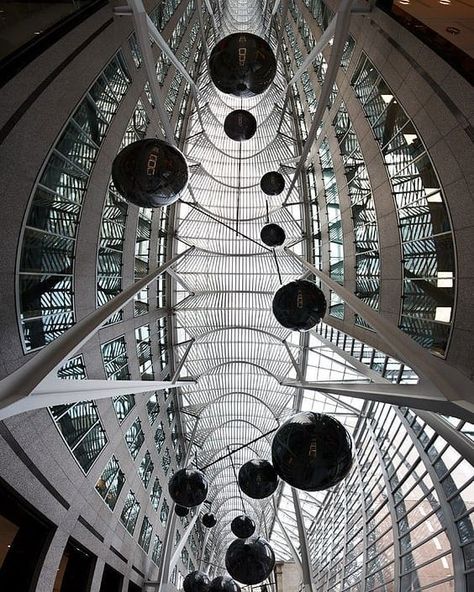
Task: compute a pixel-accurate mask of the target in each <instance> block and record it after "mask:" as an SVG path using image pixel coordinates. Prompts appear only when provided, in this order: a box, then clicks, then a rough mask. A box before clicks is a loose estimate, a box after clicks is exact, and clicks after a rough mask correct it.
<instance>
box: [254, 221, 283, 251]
mask: <svg viewBox="0 0 474 592" xmlns="http://www.w3.org/2000/svg"><path fill="white" fill-rule="evenodd" d="M260 238H261V239H262V243H265V244H266V245H267V247H281V245H282V244H283V243H284V242H285V239H286V234H285V231H284V230H283V228H282V227H281V226H278V224H274V223H273V222H270V224H265V226H263V227H262V230H261V231H260Z"/></svg>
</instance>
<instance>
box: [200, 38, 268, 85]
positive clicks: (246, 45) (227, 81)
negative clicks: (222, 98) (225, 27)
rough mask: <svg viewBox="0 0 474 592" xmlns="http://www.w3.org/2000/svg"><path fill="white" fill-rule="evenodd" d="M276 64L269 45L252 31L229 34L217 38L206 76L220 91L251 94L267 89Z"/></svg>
mask: <svg viewBox="0 0 474 592" xmlns="http://www.w3.org/2000/svg"><path fill="white" fill-rule="evenodd" d="M276 69H277V63H276V59H275V54H274V53H273V51H272V48H271V47H270V45H269V44H268V43H267V42H266V41H265V39H262V38H261V37H258V36H257V35H253V34H252V33H246V32H242V33H232V35H228V36H227V37H224V39H221V40H220V41H219V42H218V43H217V44H216V45H215V46H214V48H213V50H212V51H211V55H210V57H209V75H210V77H211V80H212V82H213V83H214V84H215V85H216V87H217V88H218V89H219V90H220V91H221V92H223V93H226V94H228V95H234V96H235V97H253V96H255V95H259V94H260V93H262V92H264V91H265V90H267V88H268V87H269V86H270V84H271V83H272V82H273V79H274V78H275V74H276Z"/></svg>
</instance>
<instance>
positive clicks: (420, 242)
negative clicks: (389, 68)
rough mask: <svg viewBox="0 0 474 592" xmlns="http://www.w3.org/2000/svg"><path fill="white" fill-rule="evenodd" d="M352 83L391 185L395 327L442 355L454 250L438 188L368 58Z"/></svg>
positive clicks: (419, 144) (415, 136) (416, 138)
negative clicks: (399, 271)
mask: <svg viewBox="0 0 474 592" xmlns="http://www.w3.org/2000/svg"><path fill="white" fill-rule="evenodd" d="M352 86H353V88H354V92H355V94H356V96H357V97H358V98H359V100H360V101H361V104H362V107H363V109H364V112H365V114H366V115H367V119H368V122H369V124H370V125H371V127H372V131H373V133H374V136H375V138H376V140H377V142H378V144H379V147H380V150H381V153H382V157H383V160H384V163H385V166H386V170H387V176H388V178H389V180H390V183H391V185H392V194H393V200H394V203H395V207H396V209H397V213H398V219H399V226H400V240H401V243H402V252H403V295H402V316H401V323H400V327H401V328H402V329H403V330H404V331H405V332H407V333H408V334H409V335H410V336H411V337H413V338H414V339H415V340H417V341H418V342H419V343H420V344H421V345H423V346H424V347H427V348H430V349H431V350H432V352H433V353H437V354H440V355H444V354H445V353H446V348H447V345H448V340H449V335H450V330H451V325H452V320H453V318H454V314H453V313H454V294H455V272H456V269H455V266H456V258H455V250H454V242H453V235H452V231H451V225H450V220H449V214H448V210H447V205H446V200H445V198H444V195H443V190H442V187H441V186H440V183H439V181H438V177H437V174H436V171H435V169H434V166H433V163H432V162H431V159H430V156H429V154H428V152H427V150H426V148H425V146H424V143H423V140H422V138H421V137H420V135H419V133H418V131H417V130H416V128H415V126H414V124H413V122H412V121H411V120H410V118H409V117H408V115H407V113H406V112H405V110H404V109H403V107H402V106H401V105H400V103H399V102H398V100H397V98H396V97H395V95H394V93H393V92H392V90H391V89H390V88H389V86H388V85H387V83H386V82H385V80H384V79H383V78H382V77H381V75H380V73H379V72H378V71H377V69H376V68H375V66H374V65H373V64H372V62H371V61H370V60H369V59H368V58H367V57H366V56H364V55H362V56H361V59H360V62H359V64H358V66H357V69H356V71H355V73H354V76H353V77H352Z"/></svg>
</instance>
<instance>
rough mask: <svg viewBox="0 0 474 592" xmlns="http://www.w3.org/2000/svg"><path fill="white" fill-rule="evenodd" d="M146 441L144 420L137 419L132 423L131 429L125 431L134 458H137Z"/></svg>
mask: <svg viewBox="0 0 474 592" xmlns="http://www.w3.org/2000/svg"><path fill="white" fill-rule="evenodd" d="M144 441H145V434H144V433H143V430H142V422H141V421H140V419H139V418H138V417H137V419H136V420H135V421H134V422H133V423H132V425H131V426H130V427H129V429H128V430H127V431H126V432H125V442H126V443H127V446H128V449H129V450H130V454H131V455H132V458H133V459H136V458H137V454H138V452H139V450H140V448H141V446H142V444H143V442H144Z"/></svg>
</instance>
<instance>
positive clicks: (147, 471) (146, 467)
mask: <svg viewBox="0 0 474 592" xmlns="http://www.w3.org/2000/svg"><path fill="white" fill-rule="evenodd" d="M154 468H155V465H154V464H153V461H152V460H151V454H150V452H149V451H148V450H147V451H146V452H145V456H144V457H143V459H142V461H141V463H140V465H139V467H138V476H139V477H140V479H141V480H142V483H143V487H144V488H145V489H147V488H148V485H149V483H150V479H151V475H152V473H153V469H154Z"/></svg>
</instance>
